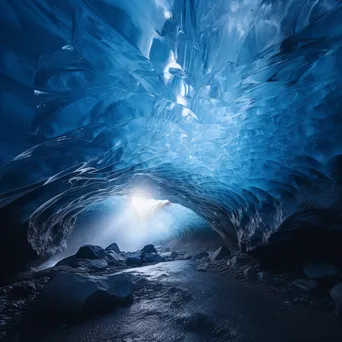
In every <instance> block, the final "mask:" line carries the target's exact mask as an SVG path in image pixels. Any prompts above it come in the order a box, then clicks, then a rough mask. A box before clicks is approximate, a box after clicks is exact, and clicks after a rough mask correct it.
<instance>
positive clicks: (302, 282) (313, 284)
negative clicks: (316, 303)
mask: <svg viewBox="0 0 342 342" xmlns="http://www.w3.org/2000/svg"><path fill="white" fill-rule="evenodd" d="M292 284H293V286H294V287H296V288H297V289H299V290H301V291H304V292H310V291H313V290H315V289H316V288H317V287H318V283H317V281H316V280H311V279H302V278H298V279H295V280H294V281H293V282H292Z"/></svg>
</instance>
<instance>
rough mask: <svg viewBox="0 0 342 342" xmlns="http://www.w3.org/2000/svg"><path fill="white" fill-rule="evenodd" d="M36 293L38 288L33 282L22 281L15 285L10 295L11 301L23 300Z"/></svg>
mask: <svg viewBox="0 0 342 342" xmlns="http://www.w3.org/2000/svg"><path fill="white" fill-rule="evenodd" d="M35 293H36V286H35V284H34V282H32V281H22V282H20V283H17V284H14V286H13V287H12V288H11V290H10V291H9V293H8V298H9V299H23V298H26V297H28V296H30V295H33V294H35Z"/></svg>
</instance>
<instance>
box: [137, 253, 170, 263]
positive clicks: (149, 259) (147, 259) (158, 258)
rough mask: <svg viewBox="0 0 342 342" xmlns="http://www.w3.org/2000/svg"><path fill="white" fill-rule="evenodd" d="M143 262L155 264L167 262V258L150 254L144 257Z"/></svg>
mask: <svg viewBox="0 0 342 342" xmlns="http://www.w3.org/2000/svg"><path fill="white" fill-rule="evenodd" d="M142 260H143V262H147V263H155V262H163V261H165V258H164V257H162V256H160V255H159V254H155V253H148V254H143V255H142Z"/></svg>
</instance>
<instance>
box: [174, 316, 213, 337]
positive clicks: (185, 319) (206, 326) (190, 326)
mask: <svg viewBox="0 0 342 342" xmlns="http://www.w3.org/2000/svg"><path fill="white" fill-rule="evenodd" d="M176 322H177V323H178V324H180V325H181V326H183V328H184V329H185V330H187V331H191V332H195V331H208V330H211V329H212V328H213V327H214V322H213V320H212V319H211V317H210V316H208V315H207V314H205V313H200V312H194V313H185V314H181V315H179V316H178V317H177V318H176Z"/></svg>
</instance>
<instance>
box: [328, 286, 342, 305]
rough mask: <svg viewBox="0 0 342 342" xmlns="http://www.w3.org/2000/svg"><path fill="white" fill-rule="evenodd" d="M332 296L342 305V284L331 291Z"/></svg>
mask: <svg viewBox="0 0 342 342" xmlns="http://www.w3.org/2000/svg"><path fill="white" fill-rule="evenodd" d="M330 296H331V298H332V299H334V300H336V301H337V302H340V303H342V282H340V283H337V284H336V285H335V286H333V288H332V289H331V290H330Z"/></svg>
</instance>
